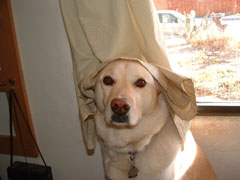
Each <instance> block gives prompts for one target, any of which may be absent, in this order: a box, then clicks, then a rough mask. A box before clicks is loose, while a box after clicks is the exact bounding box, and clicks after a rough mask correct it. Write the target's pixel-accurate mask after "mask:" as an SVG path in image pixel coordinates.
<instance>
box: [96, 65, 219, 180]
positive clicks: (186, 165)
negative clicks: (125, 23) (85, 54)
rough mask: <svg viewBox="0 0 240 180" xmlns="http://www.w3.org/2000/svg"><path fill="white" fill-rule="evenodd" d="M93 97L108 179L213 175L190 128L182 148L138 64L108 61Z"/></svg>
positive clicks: (184, 179)
mask: <svg viewBox="0 0 240 180" xmlns="http://www.w3.org/2000/svg"><path fill="white" fill-rule="evenodd" d="M95 95H96V97H95V101H96V106H97V114H96V117H95V121H96V130H97V134H98V138H99V142H100V145H101V150H102V154H103V162H104V169H105V174H106V179H111V180H126V179H129V178H132V179H137V180H177V179H181V180H213V179H217V178H216V176H215V174H214V172H213V171H212V169H211V167H210V165H209V163H208V161H207V159H206V158H205V156H204V154H203V153H202V151H201V150H200V149H199V148H198V146H197V145H196V144H195V141H194V139H193V137H192V135H191V133H190V132H189V133H188V135H187V138H186V141H185V148H184V151H181V148H180V146H181V140H180V138H179V136H178V132H177V129H176V126H175V125H174V123H173V121H172V119H171V118H170V115H169V111H168V108H167V105H166V103H165V100H164V98H163V96H162V94H161V91H160V88H159V85H158V83H157V82H156V80H155V79H154V78H153V76H152V75H151V74H150V73H149V72H148V71H147V70H146V68H145V67H143V66H142V65H141V64H140V63H137V62H130V61H125V60H121V61H114V62H111V63H110V64H108V65H107V66H106V67H104V69H103V70H101V72H100V73H99V74H98V77H97V82H96V87H95Z"/></svg>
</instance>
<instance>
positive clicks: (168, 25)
mask: <svg viewBox="0 0 240 180" xmlns="http://www.w3.org/2000/svg"><path fill="white" fill-rule="evenodd" d="M157 14H158V17H159V22H160V23H161V26H162V30H163V32H164V34H165V37H166V36H169V35H170V36H172V35H180V36H182V35H183V34H184V33H185V32H186V17H185V16H184V15H183V14H181V13H179V12H177V11H173V10H159V11H157Z"/></svg>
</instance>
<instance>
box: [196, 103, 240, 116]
mask: <svg viewBox="0 0 240 180" xmlns="http://www.w3.org/2000/svg"><path fill="white" fill-rule="evenodd" d="M197 106H198V113H197V115H198V116H240V103H197Z"/></svg>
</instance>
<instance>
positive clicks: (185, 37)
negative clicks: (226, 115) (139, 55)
mask: <svg viewBox="0 0 240 180" xmlns="http://www.w3.org/2000/svg"><path fill="white" fill-rule="evenodd" d="M169 13H172V15H173V16H175V17H176V18H177V19H178V18H179V17H182V14H180V16H179V17H178V16H177V15H176V14H178V12H176V11H169ZM159 14H161V12H160V11H159ZM175 22H176V21H175ZM177 22H178V23H169V24H161V26H162V29H163V31H164V34H165V40H166V45H167V48H168V56H169V60H170V63H171V66H172V68H173V70H174V71H176V72H178V73H180V74H182V75H185V76H188V77H191V78H192V79H193V81H194V84H195V90H196V95H197V101H198V102H214V103H216V102H217V103H223V102H224V103H226V102H227V103H233V104H234V103H239V102H240V57H239V56H240V49H239V48H240V33H239V29H240V16H239V15H232V16H224V15H215V16H206V17H194V16H193V15H187V16H186V19H185V20H184V19H181V21H179V20H178V21H177Z"/></svg>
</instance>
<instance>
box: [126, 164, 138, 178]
mask: <svg viewBox="0 0 240 180" xmlns="http://www.w3.org/2000/svg"><path fill="white" fill-rule="evenodd" d="M137 175H138V168H136V167H135V166H132V167H131V169H129V171H128V178H134V177H137Z"/></svg>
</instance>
